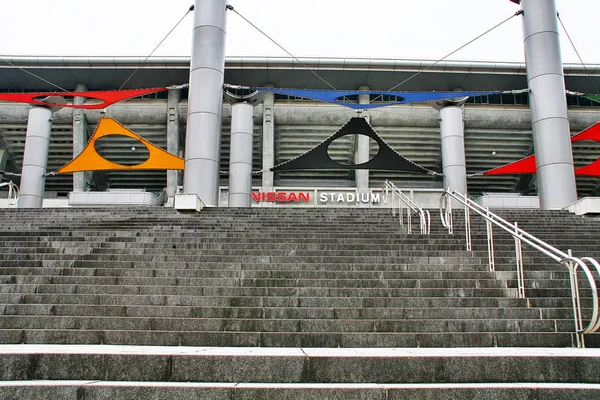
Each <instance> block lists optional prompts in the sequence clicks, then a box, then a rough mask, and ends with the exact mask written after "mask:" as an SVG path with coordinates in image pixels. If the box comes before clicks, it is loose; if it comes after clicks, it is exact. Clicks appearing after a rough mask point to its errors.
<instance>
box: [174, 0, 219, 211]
mask: <svg viewBox="0 0 600 400" xmlns="http://www.w3.org/2000/svg"><path fill="white" fill-rule="evenodd" d="M226 11H227V2H226V1H225V0H196V4H195V12H194V34H193V45H192V60H191V64H190V88H189V95H188V116H187V133H186V142H185V171H184V179H183V191H184V192H185V193H195V194H197V195H198V196H199V197H200V199H201V200H202V201H203V202H204V204H205V205H207V206H217V205H218V204H219V170H220V158H221V157H220V156H221V116H222V108H223V82H224V71H225V36H226V34H225V22H226Z"/></svg>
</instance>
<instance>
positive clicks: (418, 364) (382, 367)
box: [0, 345, 600, 384]
mask: <svg viewBox="0 0 600 400" xmlns="http://www.w3.org/2000/svg"><path fill="white" fill-rule="evenodd" d="M0 354H1V357H0V365H1V368H0V379H2V380H3V381H23V380H104V381H106V380H110V381H129V382H223V383H226V382H227V383H381V384H387V383H394V382H398V383H400V382H401V383H466V382H468V383H492V382H497V383H500V382H512V383H534V382H538V383H541V382H545V383H588V384H598V383H600V382H599V381H600V375H599V374H598V373H597V371H598V369H599V368H600V354H598V350H597V349H548V348H540V349H519V348H515V349H500V348H486V349H481V348H471V349H469V348H460V349H438V348H430V349H428V348H422V349H418V348H415V349H389V348H386V349H375V348H354V349H350V348H339V349H337V348H335V349H318V348H281V349H269V348H252V347H251V348H206V347H190V348H188V347H158V348H156V347H146V346H141V347H138V346H111V345H105V346H59V345H50V346H40V345H17V346H14V345H2V346H0Z"/></svg>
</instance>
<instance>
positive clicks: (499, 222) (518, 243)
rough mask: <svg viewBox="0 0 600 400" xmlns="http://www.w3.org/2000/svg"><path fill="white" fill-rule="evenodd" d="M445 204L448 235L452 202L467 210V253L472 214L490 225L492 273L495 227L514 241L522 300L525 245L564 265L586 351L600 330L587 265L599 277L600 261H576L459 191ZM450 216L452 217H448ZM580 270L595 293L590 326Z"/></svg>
mask: <svg viewBox="0 0 600 400" xmlns="http://www.w3.org/2000/svg"><path fill="white" fill-rule="evenodd" d="M442 197H443V198H444V199H443V200H440V214H441V218H442V224H444V226H445V227H447V228H448V230H449V232H452V230H453V228H452V211H451V203H452V200H451V199H450V198H452V199H455V200H457V201H458V202H460V203H461V204H463V205H464V206H465V215H466V222H465V231H466V232H467V235H468V236H469V237H468V238H467V249H468V250H470V217H469V214H470V213H469V211H473V212H475V213H477V214H479V215H480V216H482V217H483V218H484V219H485V220H486V222H487V235H488V255H489V257H490V269H491V270H494V269H495V265H494V261H493V256H494V253H493V246H494V244H493V236H492V229H491V227H492V224H493V225H496V226H498V227H500V228H501V229H503V230H505V231H506V232H508V233H509V234H511V235H512V237H513V238H514V240H515V255H516V264H517V281H518V294H519V297H521V298H524V297H525V282H524V281H525V279H524V272H523V254H522V243H523V242H525V243H527V244H528V245H530V246H531V247H533V248H534V249H536V250H538V251H540V252H542V253H543V254H545V255H547V256H548V257H550V258H552V259H553V260H554V261H556V262H558V263H560V264H563V265H565V266H566V267H567V268H568V270H569V280H570V282H571V298H572V301H573V317H574V321H575V332H576V337H577V347H585V341H584V337H583V335H584V334H588V333H593V332H596V331H598V329H600V318H599V312H598V308H599V304H598V287H597V285H596V279H595V278H594V275H593V273H592V271H591V270H590V267H589V266H588V263H589V264H590V265H591V266H593V268H595V270H596V272H597V273H598V274H599V275H600V264H599V263H598V261H596V260H595V259H593V258H591V257H582V258H577V257H573V256H572V254H571V250H569V251H568V253H565V252H563V251H561V250H559V249H557V248H555V247H553V246H551V245H549V244H548V243H546V242H544V241H542V240H541V239H538V238H537V237H535V236H533V235H531V234H529V233H527V232H525V231H524V230H522V229H521V228H519V226H518V224H517V223H514V224H511V223H510V222H508V221H506V220H504V219H502V218H501V217H499V216H498V215H496V214H494V213H492V212H490V210H489V209H487V208H484V207H482V206H481V205H479V204H478V203H476V202H474V201H473V200H471V199H469V198H468V197H467V196H466V195H463V194H461V193H458V192H456V191H449V190H448V191H445V192H444V193H443V194H442ZM442 207H445V208H450V211H448V210H446V209H442ZM448 216H450V217H448ZM579 268H581V270H582V271H583V272H584V274H585V276H586V278H587V280H588V282H589V284H590V289H591V291H592V316H591V317H590V322H589V323H588V325H587V326H585V327H584V326H583V321H582V314H581V296H580V293H579V283H578V279H577V270H578V269H579Z"/></svg>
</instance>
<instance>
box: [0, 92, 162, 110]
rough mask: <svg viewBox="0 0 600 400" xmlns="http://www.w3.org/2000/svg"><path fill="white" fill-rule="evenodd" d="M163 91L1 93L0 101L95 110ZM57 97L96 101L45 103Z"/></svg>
mask: <svg viewBox="0 0 600 400" xmlns="http://www.w3.org/2000/svg"><path fill="white" fill-rule="evenodd" d="M163 90H167V88H164V87H163V88H151V89H128V90H107V91H97V92H41V93H0V101H12V102H16V103H28V104H36V105H40V106H50V107H70V108H83V109H87V110H93V109H100V108H106V107H108V106H110V105H111V104H115V103H117V102H119V101H121V100H126V99H131V98H132V97H138V96H142V95H145V94H150V93H157V92H162V91H163ZM57 96H59V97H63V98H72V97H84V98H85V99H86V100H94V103H92V104H80V105H77V104H73V103H72V102H69V101H65V102H64V104H63V103H62V102H60V103H54V102H53V101H47V102H46V101H43V100H44V99H45V98H47V97H51V98H52V97H57Z"/></svg>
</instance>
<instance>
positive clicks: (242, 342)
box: [0, 329, 600, 348]
mask: <svg viewBox="0 0 600 400" xmlns="http://www.w3.org/2000/svg"><path fill="white" fill-rule="evenodd" d="M598 336H600V335H598V334H593V335H588V336H587V337H586V345H587V346H588V347H590V348H591V347H600V341H599V340H598ZM0 341H1V342H2V343H6V344H20V343H24V344H112V345H139V346H144V345H145V346H218V347H223V346H226V347H278V348H280V347H315V348H339V347H369V348H396V347H402V348H405V347H409V348H418V347H441V348H453V347H539V345H540V343H544V344H545V345H546V346H548V347H573V346H575V338H574V335H573V334H572V333H567V332H431V333H414V332H408V333H407V332H403V333H395V332H394V333H390V332H345V333H340V332H222V331H221V332H202V333H199V332H195V331H184V332H180V331H174V330H171V329H170V330H167V331H158V330H153V331H147V330H146V331H131V330H122V331H120V330H83V329H77V330H74V329H66V330H59V329H53V330H48V329H4V330H0Z"/></svg>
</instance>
